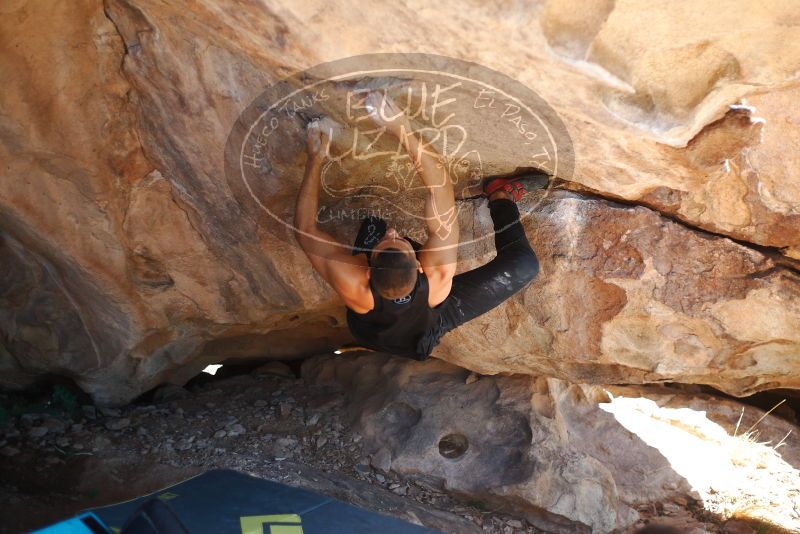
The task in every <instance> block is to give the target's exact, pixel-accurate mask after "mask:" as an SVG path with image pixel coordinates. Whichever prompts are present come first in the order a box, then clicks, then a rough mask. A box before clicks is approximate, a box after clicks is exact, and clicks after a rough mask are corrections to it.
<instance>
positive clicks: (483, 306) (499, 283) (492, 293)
mask: <svg viewBox="0 0 800 534" xmlns="http://www.w3.org/2000/svg"><path fill="white" fill-rule="evenodd" d="M489 213H490V214H491V216H492V224H493V225H494V244H495V248H496V249H497V256H496V257H495V258H494V259H493V260H492V261H490V262H489V263H487V264H486V265H483V266H481V267H478V268H476V269H473V270H471V271H467V272H464V273H461V274H459V275H456V276H454V277H453V287H452V289H451V290H450V294H449V295H448V296H447V298H446V299H445V300H444V302H442V303H441V304H440V305H438V306H437V307H436V308H434V310H435V311H437V312H438V315H439V321H438V325H437V327H436V329H435V331H433V332H430V334H429V335H427V336H425V337H426V339H425V341H423V345H428V346H427V347H422V348H423V350H425V352H426V353H427V354H430V350H432V349H433V347H434V346H436V344H437V343H438V342H439V338H441V337H442V336H443V335H445V334H446V333H447V332H449V331H450V330H452V329H454V328H456V327H457V326H459V325H462V324H464V323H466V322H467V321H470V320H472V319H474V318H475V317H478V316H479V315H482V314H484V313H486V312H487V311H489V310H491V309H492V308H495V307H497V306H498V305H500V304H501V303H503V302H504V301H505V300H507V299H508V298H509V297H510V296H512V295H513V294H514V293H516V292H517V291H519V290H520V289H522V288H523V287H525V286H526V285H528V283H529V282H530V281H531V280H533V279H534V278H536V275H537V274H538V273H539V260H538V259H537V258H536V254H535V253H534V252H533V249H532V248H531V245H530V243H528V237H527V236H526V235H525V229H524V228H523V227H522V223H520V221H519V209H518V208H517V205H516V203H515V202H514V201H513V200H510V199H507V198H498V199H495V200H492V201H490V202H489Z"/></svg>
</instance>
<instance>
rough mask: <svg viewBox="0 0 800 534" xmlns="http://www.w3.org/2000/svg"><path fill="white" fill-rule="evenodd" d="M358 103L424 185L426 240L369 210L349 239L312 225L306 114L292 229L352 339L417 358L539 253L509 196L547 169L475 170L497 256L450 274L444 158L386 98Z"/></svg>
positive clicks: (317, 132)
mask: <svg viewBox="0 0 800 534" xmlns="http://www.w3.org/2000/svg"><path fill="white" fill-rule="evenodd" d="M366 109H367V111H368V112H369V115H370V118H371V119H372V120H373V121H374V122H376V123H377V124H378V126H380V127H384V128H385V129H386V131H387V132H389V133H390V134H392V135H393V136H395V137H397V138H398V139H399V140H400V142H401V143H402V145H403V147H404V148H405V150H406V151H407V153H408V154H409V156H410V157H411V160H412V162H413V163H414V165H415V166H416V169H417V172H418V173H419V174H420V176H421V177H422V180H423V182H424V183H425V185H426V187H427V189H428V195H427V199H426V204H425V220H426V225H427V230H428V236H429V237H428V240H427V242H426V243H425V244H424V245H420V244H419V243H416V242H414V241H412V240H411V239H408V238H405V237H401V236H400V235H398V232H397V231H396V230H395V229H394V228H386V223H385V222H384V221H383V220H382V219H379V218H377V217H367V218H366V219H364V221H363V222H362V225H361V229H360V231H359V234H358V237H357V238H356V242H355V247H354V248H352V249H351V248H350V247H345V246H344V245H341V244H339V243H337V242H336V241H335V239H334V238H333V237H332V236H330V235H329V234H328V233H326V232H324V231H322V230H320V229H319V228H318V227H317V222H316V218H315V216H316V214H317V206H318V194H319V187H320V174H321V168H322V165H323V159H324V155H323V152H324V150H323V147H325V146H326V144H327V142H328V140H329V137H330V134H329V133H328V134H326V133H325V132H323V131H322V129H321V128H320V126H319V122H316V121H314V122H311V123H309V125H308V128H307V149H308V160H307V163H306V169H305V176H304V178H303V183H302V185H301V188H300V192H299V194H298V198H297V209H296V212H295V236H296V238H297V240H298V242H299V244H300V246H301V247H302V249H303V250H304V251H305V253H306V255H307V256H308V258H309V260H310V261H311V265H312V266H313V267H314V269H316V271H317V272H318V273H319V274H320V275H321V276H322V278H323V279H324V280H325V281H326V282H328V283H329V284H330V285H331V286H332V287H333V289H334V290H335V291H336V292H337V293H338V294H339V295H340V296H341V298H342V300H344V303H345V305H346V307H347V312H346V313H347V323H348V326H349V327H350V331H351V333H352V334H353V336H354V337H355V339H356V340H357V341H358V342H359V344H361V345H363V346H364V347H367V348H370V349H373V350H377V351H381V352H387V353H390V354H396V355H401V356H406V357H410V358H413V359H417V360H425V359H427V358H428V357H429V356H430V353H431V351H432V350H433V348H434V347H435V346H436V345H437V344H438V343H439V340H440V338H441V337H442V336H443V335H444V334H446V333H447V332H449V331H450V330H452V329H454V328H456V327H457V326H459V325H461V324H464V323H466V322H467V321H469V320H471V319H473V318H475V317H478V316H479V315H481V314H483V313H485V312H487V311H489V310H491V309H492V308H494V307H496V306H498V305H499V304H501V303H502V302H504V301H505V300H506V299H508V298H509V297H511V296H512V295H513V294H515V293H516V292H517V291H519V290H520V289H522V288H523V287H525V286H526V285H527V284H528V283H529V282H530V281H531V280H532V279H533V278H535V277H536V275H537V273H538V272H539V262H538V260H537V258H536V254H535V253H534V252H533V249H532V248H531V246H530V244H529V243H528V239H527V237H526V235H525V230H524V228H523V227H522V224H521V223H520V221H519V217H520V214H519V209H518V207H517V205H516V202H517V201H519V200H520V199H521V198H522V197H523V195H524V194H525V193H526V191H527V190H532V189H536V188H542V187H545V186H546V185H547V184H548V183H549V177H548V176H547V175H546V174H542V173H537V172H528V173H524V174H519V175H513V176H504V177H490V178H486V179H484V181H483V183H482V186H480V187H478V188H477V190H476V191H475V192H476V193H477V195H476V196H478V197H485V198H488V207H489V212H490V214H491V218H492V223H493V225H494V231H495V235H494V239H495V247H496V249H497V256H496V257H495V258H494V259H493V260H491V261H490V262H489V263H487V264H486V265H483V266H482V267H479V268H476V269H473V270H471V271H468V272H464V273H461V274H458V275H456V261H457V251H458V243H459V228H458V220H457V218H456V213H457V211H456V206H455V195H454V190H453V184H452V182H451V180H450V176H449V175H448V172H447V170H446V168H445V166H444V165H441V164H440V157H439V156H438V154H436V153H435V152H433V151H432V149H431V147H429V146H427V147H423V144H422V143H423V142H422V141H421V140H420V139H419V138H418V137H417V134H415V133H414V132H413V131H412V128H411V123H410V121H409V119H408V117H407V116H406V115H405V114H403V113H402V112H400V110H399V108H398V107H397V105H396V104H395V103H394V102H392V100H391V99H390V98H388V97H386V96H381V95H380V94H378V93H376V92H372V93H370V94H369V95H368V96H367V98H366ZM423 148H424V149H423ZM472 198H474V197H472ZM348 252H350V254H348ZM362 252H363V253H364V254H365V256H361V254H360V253H362Z"/></svg>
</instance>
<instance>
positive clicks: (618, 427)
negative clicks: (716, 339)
mask: <svg viewBox="0 0 800 534" xmlns="http://www.w3.org/2000/svg"><path fill="white" fill-rule="evenodd" d="M302 375H303V378H304V380H306V382H307V383H309V384H312V385H331V384H333V385H336V386H338V387H339V388H341V390H342V391H343V392H344V393H345V396H346V405H345V409H346V411H347V413H348V414H349V417H350V424H351V425H353V428H354V429H355V430H357V431H358V433H359V434H360V435H361V436H363V444H364V451H365V453H366V454H369V455H371V456H372V458H373V465H374V466H375V464H377V463H380V464H381V465H380V466H379V467H376V468H379V469H380V470H381V471H384V472H386V471H394V472H395V473H398V474H399V475H401V476H403V477H406V478H408V479H411V480H414V481H417V482H419V483H423V484H428V485H432V486H434V487H437V488H440V489H444V490H447V491H449V492H452V493H454V494H457V495H460V496H461V497H462V498H465V499H468V500H470V501H473V502H474V501H477V502H481V503H484V505H485V506H491V507H492V508H501V509H505V510H508V511H510V512H514V513H517V514H521V515H524V516H525V517H526V518H527V519H528V521H530V522H531V523H532V524H534V525H535V526H537V527H538V528H541V529H543V530H544V531H546V532H563V533H574V532H587V533H588V532H597V533H601V532H611V531H613V530H615V529H623V528H626V527H628V526H630V525H632V524H635V523H636V521H637V520H638V519H639V514H638V513H637V511H636V510H637V508H638V507H639V506H642V505H646V506H645V508H649V507H650V506H652V503H653V502H660V501H665V500H675V501H679V502H684V503H685V502H686V501H687V500H702V501H703V502H704V503H705V505H706V507H707V509H709V511H713V512H717V513H720V514H722V515H723V516H725V515H726V514H727V515H728V516H729V515H730V514H732V513H736V512H737V511H738V512H742V513H745V510H736V509H735V508H734V505H737V504H742V505H744V506H746V507H748V509H747V510H746V513H747V514H748V517H751V518H761V519H763V520H765V521H771V522H772V523H774V524H781V525H783V526H785V527H789V526H791V525H795V523H792V522H791V521H792V519H791V518H792V517H796V516H793V514H794V512H793V509H792V506H793V503H796V502H797V501H796V499H797V498H798V497H800V494H798V491H797V488H798V487H800V472H799V471H798V470H797V466H800V455H798V454H797V451H798V449H797V448H796V445H795V444H797V443H798V437H797V435H796V434H797V429H796V427H795V426H794V425H792V424H791V423H788V422H786V421H784V420H782V419H779V418H777V417H774V416H772V415H765V414H764V413H763V412H762V411H760V410H758V409H754V408H752V407H745V406H743V405H741V404H739V403H737V402H735V401H731V400H725V399H721V398H719V397H714V396H711V395H707V394H699V393H690V392H682V391H680V390H677V389H674V388H667V387H663V386H646V387H644V386H638V387H609V388H603V387H598V386H579V385H571V384H569V383H567V382H565V381H562V380H558V379H555V378H546V377H543V376H524V375H515V376H482V377H480V378H479V379H478V380H476V381H470V380H468V379H469V377H470V373H469V372H468V371H467V370H465V369H462V368H459V367H456V366H453V365H451V364H448V363H445V362H441V361H436V360H428V361H426V362H416V361H410V360H401V359H398V358H392V357H390V356H388V355H385V354H379V353H360V354H358V353H353V354H352V355H347V356H341V357H334V356H321V357H317V358H312V359H309V360H306V361H305V362H304V363H303V368H302ZM762 417H763V418H762ZM755 430H757V431H758V432H759V434H758V437H757V438H756V437H755V436H754V434H753V432H754V431H755ZM787 434H788V435H787ZM782 440H783V445H782V447H783V448H780V449H775V448H774V447H776V446H778V444H779V443H780V442H781V441H782ZM763 442H767V443H768V444H769V445H764V444H763ZM776 450H780V451H781V452H780V454H778V453H777V452H776ZM781 454H782V455H783V456H781ZM377 458H380V459H381V461H380V462H377V461H376V459H377ZM743 495H747V496H748V497H749V498H742V496H743ZM726 503H727V504H726ZM732 503H733V504H732ZM715 506H716V508H715ZM726 506H727V508H726ZM796 526H800V525H795V528H796Z"/></svg>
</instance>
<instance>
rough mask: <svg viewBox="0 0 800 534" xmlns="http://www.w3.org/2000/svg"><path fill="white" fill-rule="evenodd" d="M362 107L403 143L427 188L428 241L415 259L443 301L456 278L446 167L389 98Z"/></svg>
mask: <svg viewBox="0 0 800 534" xmlns="http://www.w3.org/2000/svg"><path fill="white" fill-rule="evenodd" d="M366 103H367V109H368V110H369V111H370V115H371V116H372V117H373V120H375V122H376V123H378V124H379V125H381V126H385V127H386V129H387V131H389V133H392V134H393V135H395V136H397V137H398V138H399V139H400V141H401V142H402V143H403V146H404V147H405V149H406V151H407V152H408V154H409V156H410V157H411V161H412V162H413V163H414V165H415V166H416V169H417V172H419V174H420V176H421V177H422V181H423V182H424V183H425V185H426V186H427V188H428V198H427V201H426V202H425V220H426V223H427V226H428V240H427V242H426V243H425V245H424V246H423V247H422V250H421V251H420V252H419V256H418V257H419V262H420V264H422V269H423V271H425V275H426V276H427V277H428V280H429V282H430V288H431V296H432V297H433V296H434V295H435V294H437V293H439V294H441V295H442V300H444V297H446V296H447V295H448V294H449V293H450V288H451V286H452V280H453V276H454V275H455V274H456V262H457V259H458V240H459V231H458V219H457V217H456V213H457V212H456V205H455V193H454V191H453V183H452V182H451V180H450V176H449V174H448V172H447V167H446V166H445V165H444V161H443V160H442V158H441V156H440V155H439V154H438V153H436V151H435V150H434V148H433V147H432V146H430V145H429V144H427V143H426V142H425V141H424V140H423V139H420V137H419V136H418V135H417V134H415V133H414V132H413V129H412V126H411V123H410V121H409V120H408V117H406V116H405V114H403V113H402V112H401V110H400V109H399V108H398V107H397V105H396V104H395V103H394V102H392V100H391V99H390V98H388V97H385V96H384V95H381V94H380V93H371V94H370V95H369V96H368V97H367V102H366ZM431 300H438V299H433V298H432V299H431Z"/></svg>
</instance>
